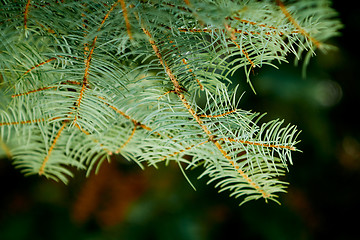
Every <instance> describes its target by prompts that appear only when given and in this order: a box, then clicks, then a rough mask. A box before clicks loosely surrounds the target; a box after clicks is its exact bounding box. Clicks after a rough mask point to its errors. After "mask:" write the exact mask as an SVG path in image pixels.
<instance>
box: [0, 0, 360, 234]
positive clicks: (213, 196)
mask: <svg viewBox="0 0 360 240" xmlns="http://www.w3.org/2000/svg"><path fill="white" fill-rule="evenodd" d="M334 8H335V9H337V10H338V11H339V15H340V19H341V21H342V22H343V24H344V28H343V29H342V30H341V36H339V37H337V38H335V39H332V42H331V43H332V44H333V45H335V46H337V48H338V49H337V50H335V51H331V52H328V53H327V54H326V55H325V54H323V53H321V52H319V51H318V52H317V56H316V57H314V58H312V60H311V62H310V65H309V66H308V68H307V71H306V73H307V74H306V77H305V78H304V77H303V76H302V73H301V66H298V67H295V66H294V65H293V64H281V65H280V66H279V67H280V70H276V69H273V68H262V69H261V71H254V75H253V76H252V77H251V78H252V80H253V84H254V86H255V89H256V91H257V95H254V93H253V92H252V91H251V89H250V88H249V86H248V85H247V84H246V83H245V81H243V80H242V82H241V89H242V90H245V91H246V93H245V95H244V97H243V99H242V101H241V107H242V108H244V109H247V110H253V111H257V112H267V113H268V114H267V117H268V118H269V119H273V118H281V119H285V120H286V121H287V122H291V123H293V124H295V125H297V126H298V128H299V129H301V130H302V133H301V135H300V137H299V138H300V139H301V142H300V143H299V145H298V147H299V148H300V149H301V150H302V151H303V152H302V153H299V152H296V153H294V156H293V161H294V165H293V166H291V167H290V172H289V173H288V175H287V181H289V182H290V186H289V188H288V193H287V194H282V195H281V196H280V199H279V200H280V202H281V203H282V205H277V204H276V203H272V202H271V203H268V204H266V203H264V201H262V200H259V201H253V202H249V203H246V204H245V205H243V206H241V207H239V206H238V203H239V200H236V199H233V198H229V197H228V193H221V194H218V193H217V190H216V189H214V188H213V185H206V179H201V180H199V181H197V180H196V179H197V176H199V174H200V171H199V170H195V171H193V172H189V173H188V174H189V178H190V179H191V180H192V182H193V184H194V185H195V186H196V188H197V191H194V190H193V189H192V188H191V187H190V185H189V184H188V183H187V181H186V180H185V178H184V177H183V175H182V173H181V171H180V170H179V168H178V166H177V165H170V166H168V167H160V169H158V170H155V169H151V168H149V169H146V170H145V171H142V170H140V169H138V167H136V166H135V164H129V163H126V162H124V161H122V160H120V161H113V162H112V163H111V164H104V165H103V166H102V167H101V169H100V172H99V174H98V175H97V176H92V177H90V178H89V179H86V178H85V177H84V174H83V173H81V172H78V173H76V177H75V178H74V179H73V180H71V182H70V183H69V185H68V186H65V185H63V184H61V183H55V182H51V181H48V180H44V179H41V178H39V177H26V178H25V177H23V176H22V175H21V174H20V173H19V172H18V171H17V170H16V169H14V168H13V166H12V165H11V163H10V161H9V160H7V159H1V160H0V239H2V240H7V239H14V240H17V239H19V240H20V239H54V240H56V239H94V240H97V239H130V240H132V239H156V240H157V239H159V240H163V239H164V240H168V239H172V240H177V239H179V240H207V239H211V240H212V239H228V238H230V237H231V238H232V239H249V240H255V239H256V240H257V239H259V240H260V239H276V240H282V239H356V238H357V237H358V236H359V234H358V232H359V229H358V227H359V222H358V221H359V220H358V218H359V214H360V211H359V203H358V202H359V197H360V193H359V190H360V187H359V184H360V133H359V126H358V122H359V120H358V117H357V116H358V114H357V111H358V110H357V109H358V108H359V95H358V91H359V90H360V88H359V81H358V77H357V76H358V74H359V68H360V67H359V61H358V56H360V52H359V44H358V41H359V40H358V37H357V36H356V34H358V33H359V30H360V28H359V24H360V17H359V13H358V12H359V11H358V10H359V9H357V8H356V7H350V6H349V4H347V5H346V4H344V2H343V1H340V0H336V1H334ZM290 61H291V60H290Z"/></svg>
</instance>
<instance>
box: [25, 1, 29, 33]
mask: <svg viewBox="0 0 360 240" xmlns="http://www.w3.org/2000/svg"><path fill="white" fill-rule="evenodd" d="M29 6H30V0H28V1H27V3H26V6H25V11H24V28H25V29H27V21H28V13H29Z"/></svg>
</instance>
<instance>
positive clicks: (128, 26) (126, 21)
mask: <svg viewBox="0 0 360 240" xmlns="http://www.w3.org/2000/svg"><path fill="white" fill-rule="evenodd" d="M119 1H120V4H121V9H122V12H123V15H124V19H125V25H126V31H127V33H128V35H129V38H130V39H133V36H132V34H131V26H130V22H129V18H128V14H127V9H126V3H125V0H119Z"/></svg>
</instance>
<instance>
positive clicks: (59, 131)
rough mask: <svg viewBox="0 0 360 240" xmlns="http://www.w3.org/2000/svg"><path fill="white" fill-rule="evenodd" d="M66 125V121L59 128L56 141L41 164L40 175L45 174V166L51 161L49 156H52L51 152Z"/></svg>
mask: <svg viewBox="0 0 360 240" xmlns="http://www.w3.org/2000/svg"><path fill="white" fill-rule="evenodd" d="M65 127H66V122H64V123H63V125H62V126H61V128H60V129H59V130H58V133H57V134H56V136H55V138H54V141H53V142H52V144H51V146H50V148H49V150H48V152H47V155H46V157H45V158H44V160H43V162H42V164H41V166H40V169H39V175H43V174H44V173H45V167H46V163H47V162H48V161H49V158H50V156H51V153H52V151H53V150H54V147H55V145H56V143H57V141H58V139H59V137H60V135H61V133H62V131H63V130H64V129H65Z"/></svg>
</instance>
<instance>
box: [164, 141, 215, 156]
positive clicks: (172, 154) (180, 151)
mask: <svg viewBox="0 0 360 240" xmlns="http://www.w3.org/2000/svg"><path fill="white" fill-rule="evenodd" d="M208 142H209V140H206V141H204V142H201V143H199V144H194V145H191V146H190V147H186V148H184V149H181V150H179V151H177V152H173V153H171V154H169V155H166V156H164V157H162V158H161V159H160V161H164V160H165V159H166V158H169V157H174V156H176V155H178V154H180V153H183V152H186V151H188V150H190V149H192V148H195V147H198V146H201V145H203V144H205V143H208Z"/></svg>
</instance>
